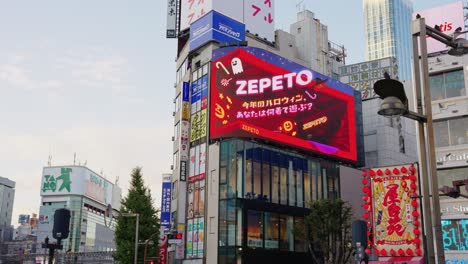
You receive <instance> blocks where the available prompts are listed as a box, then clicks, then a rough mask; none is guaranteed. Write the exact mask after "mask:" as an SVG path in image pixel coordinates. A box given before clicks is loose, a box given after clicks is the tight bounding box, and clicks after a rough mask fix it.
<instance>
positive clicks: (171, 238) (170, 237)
mask: <svg viewBox="0 0 468 264" xmlns="http://www.w3.org/2000/svg"><path fill="white" fill-rule="evenodd" d="M181 241H182V233H176V232H172V233H169V234H167V243H168V244H179V243H180V242H181Z"/></svg>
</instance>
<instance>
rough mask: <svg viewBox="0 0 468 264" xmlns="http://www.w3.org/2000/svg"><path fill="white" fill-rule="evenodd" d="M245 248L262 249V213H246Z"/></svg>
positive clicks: (250, 211)
mask: <svg viewBox="0 0 468 264" xmlns="http://www.w3.org/2000/svg"><path fill="white" fill-rule="evenodd" d="M247 246H248V247H251V248H257V247H263V223H262V213H261V212H258V211H252V210H249V211H248V212H247Z"/></svg>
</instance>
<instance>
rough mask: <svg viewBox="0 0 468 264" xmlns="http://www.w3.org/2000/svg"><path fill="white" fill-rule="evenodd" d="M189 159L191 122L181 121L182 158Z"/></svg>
mask: <svg viewBox="0 0 468 264" xmlns="http://www.w3.org/2000/svg"><path fill="white" fill-rule="evenodd" d="M188 159H189V122H188V121H180V160H183V161H188Z"/></svg>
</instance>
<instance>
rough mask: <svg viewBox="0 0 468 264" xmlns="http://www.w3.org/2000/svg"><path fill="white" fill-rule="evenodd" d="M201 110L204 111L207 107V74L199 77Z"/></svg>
mask: <svg viewBox="0 0 468 264" xmlns="http://www.w3.org/2000/svg"><path fill="white" fill-rule="evenodd" d="M200 94H201V95H200V97H201V109H205V108H206V107H207V106H208V74H205V75H203V76H202V77H201V92H200Z"/></svg>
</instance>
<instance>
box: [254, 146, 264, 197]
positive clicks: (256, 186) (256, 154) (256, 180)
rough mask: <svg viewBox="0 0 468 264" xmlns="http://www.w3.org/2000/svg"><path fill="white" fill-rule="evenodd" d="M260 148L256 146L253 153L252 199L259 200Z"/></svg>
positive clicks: (260, 176) (260, 178)
mask: <svg viewBox="0 0 468 264" xmlns="http://www.w3.org/2000/svg"><path fill="white" fill-rule="evenodd" d="M261 154H262V152H261V148H259V147H258V146H257V147H256V148H255V149H254V151H253V155H254V157H253V173H252V177H253V192H254V193H253V198H255V199H261V198H262V196H261V193H262V163H261Z"/></svg>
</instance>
